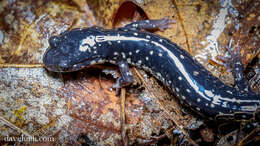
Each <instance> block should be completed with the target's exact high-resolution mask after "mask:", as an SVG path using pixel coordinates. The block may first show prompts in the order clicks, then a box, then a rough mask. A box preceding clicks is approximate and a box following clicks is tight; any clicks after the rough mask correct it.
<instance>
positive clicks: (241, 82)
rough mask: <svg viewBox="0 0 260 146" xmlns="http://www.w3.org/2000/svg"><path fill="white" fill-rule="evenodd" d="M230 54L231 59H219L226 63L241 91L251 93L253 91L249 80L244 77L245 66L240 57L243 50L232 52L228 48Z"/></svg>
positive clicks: (238, 49)
mask: <svg viewBox="0 0 260 146" xmlns="http://www.w3.org/2000/svg"><path fill="white" fill-rule="evenodd" d="M226 48H227V51H228V53H229V54H230V56H231V57H229V58H225V57H219V58H220V59H221V60H223V61H225V62H226V66H227V67H228V70H230V69H231V71H232V73H233V76H234V79H235V85H236V87H237V88H238V89H239V91H246V92H248V91H250V92H251V89H250V87H249V84H248V80H247V79H246V77H245V76H244V73H243V71H244V66H243V64H242V60H241V56H240V50H241V48H240V47H238V48H237V49H234V50H231V48H230V47H226Z"/></svg>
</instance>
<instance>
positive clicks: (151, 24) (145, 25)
mask: <svg viewBox="0 0 260 146" xmlns="http://www.w3.org/2000/svg"><path fill="white" fill-rule="evenodd" d="M175 22H176V21H175V20H173V19H169V18H168V17H164V18H162V19H157V20H141V21H137V22H133V23H130V24H128V25H126V26H124V27H122V28H121V29H126V30H127V29H130V30H141V29H145V30H153V29H159V30H161V31H164V30H165V29H168V28H171V24H173V23H175Z"/></svg>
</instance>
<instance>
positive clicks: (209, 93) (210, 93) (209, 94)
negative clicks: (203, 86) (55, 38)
mask: <svg viewBox="0 0 260 146" xmlns="http://www.w3.org/2000/svg"><path fill="white" fill-rule="evenodd" d="M205 94H206V95H208V96H209V97H213V96H214V94H213V93H212V92H211V91H209V90H205Z"/></svg>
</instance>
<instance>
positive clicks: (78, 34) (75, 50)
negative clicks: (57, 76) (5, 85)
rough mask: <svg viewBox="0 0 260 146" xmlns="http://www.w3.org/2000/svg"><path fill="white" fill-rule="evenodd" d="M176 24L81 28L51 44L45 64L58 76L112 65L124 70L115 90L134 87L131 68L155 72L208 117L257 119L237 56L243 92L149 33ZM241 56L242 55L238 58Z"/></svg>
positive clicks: (258, 100) (255, 101)
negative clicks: (253, 116)
mask: <svg viewBox="0 0 260 146" xmlns="http://www.w3.org/2000/svg"><path fill="white" fill-rule="evenodd" d="M171 23H174V21H173V20H170V19H168V18H167V17H165V18H163V19H158V20H142V21H137V22H134V23H131V24H128V25H126V26H124V27H121V28H116V29H103V28H100V27H89V28H77V29H72V30H70V31H65V32H63V33H61V34H60V35H58V36H52V37H51V38H50V39H49V48H48V49H47V50H46V52H45V54H44V57H43V63H44V64H45V67H46V68H47V69H48V70H50V71H54V72H72V71H77V70H80V69H82V68H85V67H88V66H91V65H95V64H101V63H105V62H109V63H112V64H116V65H118V66H119V70H120V73H121V77H120V78H119V79H118V80H117V81H116V84H115V88H120V87H122V86H126V85H129V84H130V83H131V82H132V81H133V77H132V73H131V72H130V71H129V66H128V65H129V64H130V65H133V66H136V67H138V68H142V69H144V70H145V71H148V72H150V73H151V74H152V75H154V76H155V77H156V78H157V79H158V80H160V81H161V82H162V83H163V84H165V86H167V87H168V88H169V89H170V90H171V91H172V92H173V94H175V96H176V97H178V98H179V100H181V101H183V102H184V103H187V105H189V107H191V108H192V109H193V110H195V111H198V113H201V114H202V115H206V116H212V117H214V116H217V115H233V114H235V113H239V114H241V113H242V117H244V118H245V117H247V116H248V114H249V115H251V114H253V113H254V112H255V111H256V110H257V109H259V107H260V95H259V94H256V93H254V92H252V91H251V90H250V88H249V87H248V85H247V84H245V83H247V82H246V79H245V77H244V75H243V73H242V71H243V65H242V63H241V59H240V55H237V54H235V55H233V57H234V59H233V60H234V62H233V74H234V76H235V82H236V84H237V88H235V87H230V86H228V85H225V84H224V83H223V82H222V81H221V80H219V79H218V78H217V77H215V76H213V75H212V74H211V73H210V72H209V71H208V70H206V69H205V68H204V67H203V66H202V65H201V64H200V63H198V62H197V61H196V60H195V59H194V58H193V57H192V56H191V55H190V54H189V53H188V52H186V51H185V50H184V49H182V48H181V47H179V46H178V45H177V44H175V43H173V42H171V41H170V40H168V39H166V38H164V37H161V36H159V35H157V34H154V33H150V32H147V31H143V30H146V29H161V30H164V29H167V28H169V26H170V24H171ZM238 54H239V53H238Z"/></svg>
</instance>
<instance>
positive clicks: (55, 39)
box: [49, 36, 59, 47]
mask: <svg viewBox="0 0 260 146" xmlns="http://www.w3.org/2000/svg"><path fill="white" fill-rule="evenodd" d="M49 44H50V46H53V47H57V46H58V44H59V38H58V37H57V36H52V37H50V39H49Z"/></svg>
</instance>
